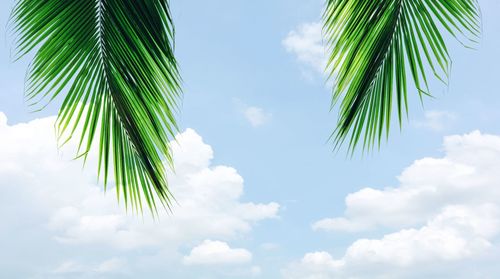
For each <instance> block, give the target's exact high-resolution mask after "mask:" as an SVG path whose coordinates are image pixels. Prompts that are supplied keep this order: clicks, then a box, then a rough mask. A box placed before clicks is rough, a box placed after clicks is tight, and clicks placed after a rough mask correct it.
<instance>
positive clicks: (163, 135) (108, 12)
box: [12, 0, 180, 212]
mask: <svg viewBox="0 0 500 279" xmlns="http://www.w3.org/2000/svg"><path fill="white" fill-rule="evenodd" d="M12 18H13V19H14V20H15V23H16V25H15V32H16V33H17V34H18V37H17V44H18V56H19V57H22V56H24V55H25V54H27V53H28V52H30V51H32V50H36V55H35V57H34V59H33V61H32V65H31V68H30V70H29V73H28V84H27V90H26V96H27V99H28V100H30V101H32V102H33V103H34V104H38V103H39V102H40V101H41V100H47V101H49V102H50V101H51V100H52V99H54V98H55V97H56V96H58V95H60V94H61V93H63V94H65V97H64V100H63V102H62V106H61V109H60V111H59V115H58V119H57V123H56V128H57V131H58V135H59V137H60V140H62V141H63V142H66V139H69V138H71V137H72V136H73V134H75V133H77V134H79V151H78V152H79V154H78V155H79V157H87V154H88V152H89V150H91V147H93V146H95V147H96V149H98V152H99V170H98V172H99V173H102V174H103V177H104V182H105V185H106V184H107V183H108V176H109V174H110V173H111V172H113V173H114V177H115V180H116V190H117V194H118V196H119V199H123V200H124V202H125V204H126V205H131V206H132V207H133V208H136V209H140V210H142V203H143V201H144V200H145V201H146V202H147V204H148V206H149V208H150V209H152V210H155V209H156V204H157V202H158V200H159V201H161V204H162V205H164V206H166V207H170V205H171V200H172V196H171V194H170V192H169V190H168V185H167V180H166V179H167V177H166V169H165V167H164V164H163V160H166V161H167V162H169V163H170V164H171V162H172V158H171V152H170V150H169V146H168V142H169V138H172V137H173V136H174V133H175V132H176V131H177V126H176V122H175V118H174V116H175V115H174V114H175V110H176V108H177V106H176V101H177V99H178V98H179V96H180V85H179V83H180V77H179V73H178V70H177V63H176V60H175V58H174V54H173V40H174V30H173V26H172V20H171V15H170V11H169V2H168V0H134V1H122V0H68V1H60V0H20V1H19V2H18V3H17V5H16V7H15V8H14V10H13V13H12ZM96 141H97V145H95V144H96V143H95V142H96ZM155 200H156V202H155ZM153 212H154V211H153Z"/></svg>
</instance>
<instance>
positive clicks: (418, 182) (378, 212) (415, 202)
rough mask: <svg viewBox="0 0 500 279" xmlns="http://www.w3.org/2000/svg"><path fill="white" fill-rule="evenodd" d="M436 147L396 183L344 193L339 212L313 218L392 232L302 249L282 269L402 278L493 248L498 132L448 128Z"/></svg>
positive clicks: (324, 224) (298, 274)
mask: <svg viewBox="0 0 500 279" xmlns="http://www.w3.org/2000/svg"><path fill="white" fill-rule="evenodd" d="M444 151H445V155H444V157H442V158H424V159H421V160H418V161H415V163H413V164H412V165H411V166H410V167H408V168H407V169H406V170H404V172H403V173H402V174H401V176H399V178H398V179H399V182H400V186H398V187H396V188H390V187H389V188H385V189H382V190H377V189H373V188H366V189H362V190H360V191H358V192H356V193H353V194H350V195H348V196H347V198H346V206H347V209H346V213H345V216H343V217H337V218H330V219H323V220H320V221H318V222H316V223H315V224H314V225H313V228H314V229H315V230H325V231H347V232H352V231H363V230H367V229H376V228H380V227H382V228H384V229H392V230H394V232H392V233H387V234H385V235H384V236H383V237H381V238H375V239H359V240H357V241H355V242H353V243H352V244H351V245H350V246H349V247H348V248H347V250H346V252H345V253H344V255H343V256H342V257H339V258H338V259H334V257H333V256H332V255H331V254H329V253H326V252H318V253H310V254H307V255H306V256H304V258H303V259H302V260H300V261H297V262H294V263H292V264H290V265H289V266H288V267H287V268H286V269H284V270H283V274H284V275H285V277H286V278H410V277H411V276H415V274H417V273H419V272H420V273H419V274H422V272H424V271H426V270H429V269H432V268H433V269H434V270H439V272H441V273H439V274H441V277H440V278H457V276H458V275H457V273H455V272H454V270H455V269H453V268H449V267H450V266H449V265H450V264H453V263H457V262H464V263H463V264H465V265H466V263H467V262H471V261H474V260H477V259H479V258H481V257H484V256H485V255H487V254H488V253H489V252H491V251H494V250H495V249H494V246H495V243H496V239H497V238H498V236H499V232H500V173H499V172H498V169H499V168H500V136H493V135H485V134H481V133H480V132H473V133H470V134H466V135H463V136H449V137H446V138H445V140H444ZM313 259H315V260H313ZM416 270H419V272H416ZM461 276H462V275H461ZM411 278H413V277H411Z"/></svg>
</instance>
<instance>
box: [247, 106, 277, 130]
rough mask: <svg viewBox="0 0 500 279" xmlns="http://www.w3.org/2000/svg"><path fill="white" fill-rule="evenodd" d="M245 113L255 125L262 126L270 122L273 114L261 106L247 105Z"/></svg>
mask: <svg viewBox="0 0 500 279" xmlns="http://www.w3.org/2000/svg"><path fill="white" fill-rule="evenodd" d="M243 115H244V116H245V118H246V120H248V122H249V123H250V124H251V125H252V126H253V127H260V126H262V125H265V124H266V123H268V122H269V121H270V120H271V118H272V114H271V113H269V112H267V111H265V110H264V109H263V108H259V107H245V108H244V110H243Z"/></svg>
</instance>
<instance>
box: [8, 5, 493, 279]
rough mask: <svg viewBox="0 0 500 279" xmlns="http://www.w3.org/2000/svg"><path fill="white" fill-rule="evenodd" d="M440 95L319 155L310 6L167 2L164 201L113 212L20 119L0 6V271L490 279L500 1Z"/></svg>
mask: <svg viewBox="0 0 500 279" xmlns="http://www.w3.org/2000/svg"><path fill="white" fill-rule="evenodd" d="M479 2H480V4H481V7H482V17H483V35H482V38H481V41H480V43H479V45H478V46H476V49H475V50H470V49H465V48H463V47H462V46H461V45H460V44H458V43H456V42H454V41H452V40H450V41H449V48H450V53H451V55H452V58H453V68H452V71H451V76H450V84H449V86H443V85H440V84H436V85H433V88H432V93H433V95H434V98H427V99H425V102H424V105H423V106H422V105H421V104H420V103H419V101H418V98H417V94H416V92H414V91H410V94H413V95H412V96H413V97H411V101H412V102H411V105H410V113H409V119H408V120H407V121H405V123H404V125H403V126H404V128H403V129H402V130H401V131H399V130H398V129H397V128H396V127H394V129H393V130H392V132H391V136H390V138H389V140H388V142H386V143H383V144H382V146H381V148H380V150H377V151H374V152H372V153H370V154H364V155H363V154H359V153H357V154H355V155H354V156H353V157H352V158H350V157H348V156H346V155H345V151H340V152H333V151H332V149H333V146H332V144H331V143H329V142H328V141H327V140H328V137H329V135H330V133H331V132H332V131H333V129H334V128H335V124H336V116H337V114H336V112H335V111H330V98H331V89H330V88H331V82H328V81H326V79H325V78H326V77H325V74H324V72H323V70H322V69H323V65H324V63H325V62H324V61H325V52H324V46H323V44H322V40H321V25H320V23H319V21H320V15H321V11H322V8H323V3H324V1H321V0H300V1H299V0H272V1H238V0H236V1H235V0H215V1H191V0H187V1H186V0H185V1H172V13H173V15H174V20H175V23H176V32H177V33H176V34H177V41H176V54H177V57H178V60H179V64H180V69H181V73H182V76H183V88H184V97H183V100H182V105H181V111H180V113H179V115H178V119H179V123H180V126H181V132H180V133H179V135H178V136H177V137H176V140H177V143H172V149H173V152H174V153H173V154H174V160H175V165H176V173H175V174H171V175H170V176H169V177H170V185H171V187H172V188H171V189H172V192H173V194H174V195H175V197H176V198H177V200H178V205H176V207H175V208H174V210H173V213H172V214H167V213H163V214H161V216H160V219H159V220H151V219H150V218H148V216H147V215H145V216H144V217H141V216H137V215H135V214H133V213H131V212H126V210H125V209H124V207H123V206H121V205H119V204H118V202H117V201H116V198H115V194H114V192H112V191H108V192H107V193H104V191H103V189H102V185H101V184H100V183H98V180H97V177H96V171H95V168H96V167H95V165H96V164H95V158H94V157H91V158H90V159H89V162H88V164H87V165H86V167H85V168H83V167H82V163H81V162H80V161H73V160H72V158H73V157H72V155H73V154H74V153H72V149H71V148H72V144H70V145H69V146H68V147H65V148H63V149H58V148H57V145H56V140H55V137H54V130H53V122H54V119H55V115H56V114H57V108H58V103H59V102H60V100H56V101H55V102H54V103H53V104H51V105H50V106H48V107H47V109H45V110H44V111H42V112H31V111H30V108H29V107H28V106H27V104H26V103H25V102H24V99H23V90H24V80H25V73H26V69H27V67H28V65H29V57H28V58H25V59H22V60H20V61H15V62H14V61H13V59H12V55H11V53H12V52H13V49H14V48H13V43H12V41H13V40H12V36H11V35H10V33H9V31H8V24H7V22H8V17H9V11H10V9H11V7H12V6H13V4H14V1H13V0H6V1H1V3H0V23H3V24H1V25H0V26H1V33H2V34H3V35H4V36H2V39H1V40H2V41H3V42H2V43H1V44H0V193H1V194H0V278H13V279H16V278H23V279H24V278H33V279H35V278H36V279H38V278H48V279H52V278H54V279H57V278H70V279H72V278H75V279H76V278H78V279H79V278H111V279H113V278H152V279H162V278H200V279H201V278H203V279H205V278H266V279H274V278H284V279H324V278H359V279H364V278H381V279H382V278H384V279H385V278H440V279H442V278H444V279H447V278H450V279H451V278H468V279H469V278H481V279H483V278H496V274H498V273H499V272H500V267H499V266H498V264H497V262H498V261H499V260H500V241H499V240H500V172H498V169H499V167H500V125H499V124H498V119H500V111H499V110H498V107H500V94H498V87H497V81H498V79H499V78H500V68H499V66H498V65H500V55H499V54H498V49H500V37H499V36H498V34H500V33H499V31H500V2H498V1H496V0H480V1H479Z"/></svg>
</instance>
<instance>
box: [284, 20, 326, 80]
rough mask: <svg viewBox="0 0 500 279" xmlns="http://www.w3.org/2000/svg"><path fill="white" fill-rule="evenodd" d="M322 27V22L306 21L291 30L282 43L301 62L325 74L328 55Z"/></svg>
mask: <svg viewBox="0 0 500 279" xmlns="http://www.w3.org/2000/svg"><path fill="white" fill-rule="evenodd" d="M321 29H322V25H321V23H320V22H312V23H304V24H302V25H300V26H299V27H298V28H297V29H296V30H292V31H290V33H288V35H287V36H286V38H285V39H284V40H283V42H282V43H283V46H284V47H285V49H286V51H287V52H289V53H291V54H293V55H294V56H296V58H297V60H298V61H299V62H300V63H301V64H303V65H304V66H306V67H307V68H309V69H312V70H314V71H315V72H316V73H320V74H323V73H324V72H325V67H326V64H327V56H326V48H325V45H324V44H323V37H322V33H321Z"/></svg>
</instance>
